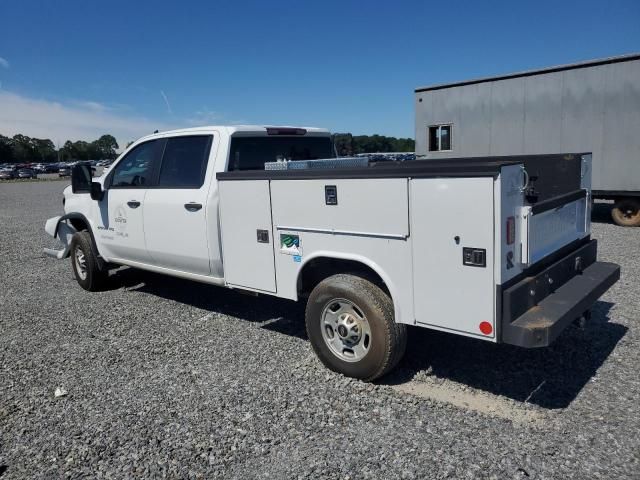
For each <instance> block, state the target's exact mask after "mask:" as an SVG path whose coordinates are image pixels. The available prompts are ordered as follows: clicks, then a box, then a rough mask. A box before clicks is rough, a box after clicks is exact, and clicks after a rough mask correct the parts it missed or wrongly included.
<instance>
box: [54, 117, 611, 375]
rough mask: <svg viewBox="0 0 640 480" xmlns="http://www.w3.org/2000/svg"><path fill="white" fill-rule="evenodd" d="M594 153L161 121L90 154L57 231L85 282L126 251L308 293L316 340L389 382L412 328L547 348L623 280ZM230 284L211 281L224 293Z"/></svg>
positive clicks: (183, 270) (131, 262)
mask: <svg viewBox="0 0 640 480" xmlns="http://www.w3.org/2000/svg"><path fill="white" fill-rule="evenodd" d="M590 167H591V155H590V154H582V153H577V154H575V153H574V154H559V155H544V156H524V157H491V158H464V159H448V160H442V161H434V160H411V161H406V162H388V161H386V162H375V161H370V160H368V159H367V158H346V159H338V158H335V154H334V149H333V146H332V140H331V135H330V133H329V132H328V131H327V130H323V129H316V128H297V127H262V126H226V127H225V126H221V127H201V128H191V129H186V130H176V131H170V132H162V133H157V134H154V135H150V136H147V137H144V138H141V139H140V140H138V141H137V142H135V143H134V144H133V145H131V146H130V147H129V148H128V149H127V150H126V151H125V152H124V153H123V154H122V155H121V156H120V157H119V158H118V159H117V160H116V161H115V162H114V164H113V166H112V167H111V168H110V169H109V171H108V172H106V173H104V174H103V175H102V176H100V177H98V178H92V174H91V169H90V168H89V167H87V166H83V165H78V166H76V167H74V170H73V173H72V185H71V186H69V187H67V188H66V189H65V190H64V215H61V216H58V217H54V218H51V219H49V220H48V221H47V223H46V226H45V229H46V231H47V232H48V233H49V234H51V235H52V236H54V237H57V238H58V239H59V240H60V241H61V244H62V247H61V248H60V249H58V250H52V249H46V250H45V251H46V252H47V253H48V254H50V255H53V256H55V257H57V258H59V259H62V258H67V257H69V256H71V265H72V268H73V272H74V275H75V278H76V280H77V282H78V283H79V284H80V286H81V287H83V288H84V289H86V290H91V291H94V290H100V288H101V287H102V285H103V284H104V281H105V280H106V279H107V276H108V270H109V268H111V267H112V266H117V265H127V266H130V267H135V268H140V269H145V270H150V271H153V272H159V273H164V274H167V275H173V276H176V277H182V278H185V279H190V280H195V281H199V282H205V283H209V284H212V285H217V286H220V287H226V288H232V289H241V290H246V291H250V292H255V293H258V294H264V295H273V296H277V297H281V298H285V299H289V300H293V301H305V302H306V312H305V322H306V327H307V333H308V337H309V339H310V342H311V345H312V347H313V349H314V350H315V352H316V353H317V355H318V356H319V358H320V359H321V361H322V362H323V363H324V364H325V365H326V366H327V367H329V368H331V369H332V370H334V371H337V372H341V373H343V374H345V375H348V376H352V377H356V378H361V379H364V380H374V379H376V378H378V377H380V376H382V375H384V374H385V373H387V372H388V371H390V370H391V369H392V368H393V367H394V366H395V365H396V364H397V363H398V361H399V360H400V358H401V357H402V355H403V354H404V350H405V345H406V339H407V335H408V329H407V327H408V326H413V327H414V328H415V327H424V328H429V329H434V330H440V331H445V332H449V333H451V334H453V335H464V336H467V337H472V338H475V339H478V340H481V341H487V342H493V343H507V344H512V345H519V346H522V347H527V348H532V347H545V346H548V345H549V344H551V343H552V342H553V341H554V340H555V339H556V338H557V337H558V336H559V334H560V333H561V332H562V331H563V330H564V328H565V327H566V326H567V325H568V324H569V323H571V322H572V321H574V320H576V319H578V318H587V317H588V312H589V310H590V308H591V306H592V305H593V304H594V303H595V302H596V301H597V299H598V298H599V297H600V296H601V295H602V294H603V293H604V292H605V291H606V290H607V289H608V288H609V287H610V286H611V285H613V283H615V282H616V281H617V279H618V278H619V275H620V269H619V267H618V266H617V265H615V264H611V263H605V262H599V261H597V259H596V253H597V244H596V241H595V240H592V239H591V238H590V228H591V225H590V210H591V192H590V178H591V169H590ZM213 294H214V293H213V292H212V295H213Z"/></svg>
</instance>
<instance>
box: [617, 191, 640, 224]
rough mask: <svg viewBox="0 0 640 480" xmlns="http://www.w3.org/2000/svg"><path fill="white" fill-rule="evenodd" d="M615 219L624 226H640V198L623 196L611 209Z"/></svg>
mask: <svg viewBox="0 0 640 480" xmlns="http://www.w3.org/2000/svg"><path fill="white" fill-rule="evenodd" d="M611 217H612V218H613V221H614V222H615V223H616V224H618V225H621V226H623V227H640V199H637V198H622V199H620V200H618V201H617V202H616V203H615V205H614V206H613V209H612V210H611Z"/></svg>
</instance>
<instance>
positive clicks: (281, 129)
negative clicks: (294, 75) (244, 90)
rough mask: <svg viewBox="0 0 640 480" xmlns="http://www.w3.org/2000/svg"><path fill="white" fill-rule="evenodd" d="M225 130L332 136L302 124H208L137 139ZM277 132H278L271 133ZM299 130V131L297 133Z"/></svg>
mask: <svg viewBox="0 0 640 480" xmlns="http://www.w3.org/2000/svg"><path fill="white" fill-rule="evenodd" d="M214 130H216V131H223V132H226V133H227V134H228V135H234V134H239V135H242V134H250V135H265V136H266V135H273V134H277V135H306V136H323V137H324V136H330V135H331V132H330V131H329V130H327V129H326V128H317V127H300V126H290V125H287V126H282V125H206V126H201V127H189V128H180V129H176V130H166V131H163V132H157V133H153V134H151V135H147V136H145V137H142V138H140V139H138V140H137V141H136V143H138V142H140V141H142V140H149V139H152V138H162V137H167V136H172V135H176V134H179V135H183V134H190V133H193V134H202V133H207V132H211V131H214ZM270 132H277V133H270ZM296 132H297V133H296Z"/></svg>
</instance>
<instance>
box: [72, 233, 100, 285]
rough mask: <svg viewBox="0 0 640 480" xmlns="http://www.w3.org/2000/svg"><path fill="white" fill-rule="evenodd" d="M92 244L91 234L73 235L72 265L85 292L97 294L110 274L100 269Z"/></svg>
mask: <svg viewBox="0 0 640 480" xmlns="http://www.w3.org/2000/svg"><path fill="white" fill-rule="evenodd" d="M92 242H93V240H92V239H91V235H90V234H89V232H77V233H75V234H74V235H73V238H72V239H71V265H72V267H73V274H74V276H75V277H76V281H77V282H78V284H79V285H80V286H81V287H82V288H84V289H85V290H88V291H90V292H95V291H97V290H100V289H101V288H102V287H103V286H104V283H105V281H106V278H107V275H108V272H107V270H106V269H101V268H100V264H99V262H98V258H97V256H96V255H95V253H94V251H93V248H92Z"/></svg>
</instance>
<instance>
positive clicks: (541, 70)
mask: <svg viewBox="0 0 640 480" xmlns="http://www.w3.org/2000/svg"><path fill="white" fill-rule="evenodd" d="M632 60H640V53H631V54H628V55H619V56H615V57H607V58H600V59H596V60H588V61H585V62H579V63H570V64H567V65H558V66H555V67H547V68H539V69H535V70H525V71H522V72H516V73H508V74H506V75H496V76H493V77H481V78H475V79H471V80H463V81H460V82H452V83H441V84H436V85H429V86H426V87H418V88H416V89H415V91H414V92H415V93H419V92H427V91H430V90H443V89H446V88H453V87H462V86H465V85H473V84H476V83H486V82H494V81H497V80H510V79H512V78H519V77H531V76H534V75H541V74H545V73H555V72H562V71H564V70H575V69H578V68H588V67H596V66H599V65H608V64H611V63H621V62H630V61H632Z"/></svg>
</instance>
